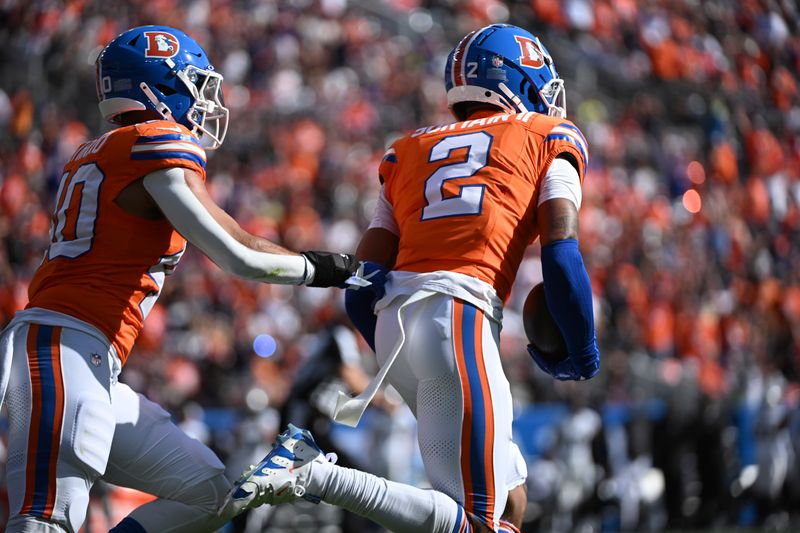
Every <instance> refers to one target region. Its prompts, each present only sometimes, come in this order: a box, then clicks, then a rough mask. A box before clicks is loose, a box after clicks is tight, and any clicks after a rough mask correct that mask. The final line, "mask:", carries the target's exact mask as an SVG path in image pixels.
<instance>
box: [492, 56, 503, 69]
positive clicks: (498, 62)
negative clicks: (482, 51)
mask: <svg viewBox="0 0 800 533" xmlns="http://www.w3.org/2000/svg"><path fill="white" fill-rule="evenodd" d="M492 66H494V68H500V67H502V66H503V58H502V57H500V56H492Z"/></svg>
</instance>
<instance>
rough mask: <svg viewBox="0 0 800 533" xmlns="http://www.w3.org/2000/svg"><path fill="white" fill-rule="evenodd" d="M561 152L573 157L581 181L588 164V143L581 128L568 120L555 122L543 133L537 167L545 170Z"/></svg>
mask: <svg viewBox="0 0 800 533" xmlns="http://www.w3.org/2000/svg"><path fill="white" fill-rule="evenodd" d="M561 154H569V155H571V156H572V158H574V160H575V162H576V163H577V165H578V169H577V170H578V176H579V177H580V180H581V183H583V178H584V176H585V175H586V168H587V167H588V165H589V144H588V143H587V142H586V137H584V136H583V133H581V130H579V129H578V128H577V126H575V125H574V124H573V123H572V122H570V121H568V120H564V121H563V122H560V123H558V124H556V125H555V126H553V127H552V128H551V129H550V131H549V132H548V133H547V134H546V135H545V137H544V140H543V141H542V152H541V157H542V159H541V161H540V167H539V168H541V169H542V171H543V172H546V171H547V169H548V168H550V164H551V163H552V162H553V160H554V159H555V158H556V157H558V156H559V155H561Z"/></svg>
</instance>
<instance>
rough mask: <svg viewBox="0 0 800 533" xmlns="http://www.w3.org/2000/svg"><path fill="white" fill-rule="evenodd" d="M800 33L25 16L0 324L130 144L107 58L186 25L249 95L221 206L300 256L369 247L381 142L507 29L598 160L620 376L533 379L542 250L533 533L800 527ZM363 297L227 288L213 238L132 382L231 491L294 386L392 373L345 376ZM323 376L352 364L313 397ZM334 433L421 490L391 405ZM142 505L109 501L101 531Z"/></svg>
mask: <svg viewBox="0 0 800 533" xmlns="http://www.w3.org/2000/svg"><path fill="white" fill-rule="evenodd" d="M798 17H800V15H798V8H797V5H796V3H795V2H793V1H792V0H743V1H740V2H735V1H729V0H707V1H697V0H567V1H563V2H558V1H555V0H530V1H517V2H506V3H501V2H498V1H496V0H443V1H424V0H380V1H370V0H360V1H357V0H294V1H280V2H274V1H258V0H249V1H247V0H228V1H225V0H194V1H177V0H153V1H149V2H101V1H96V2H92V1H88V0H75V1H56V0H36V1H16V0H4V1H2V2H0V58H1V59H0V239H2V246H0V325H3V324H6V323H7V322H8V321H9V320H10V319H11V317H12V315H13V313H14V310H15V309H18V308H21V307H23V306H24V305H25V302H26V287H27V284H28V282H29V280H30V278H31V275H32V273H33V271H34V270H35V268H36V266H37V264H38V262H39V259H40V257H41V253H42V251H43V249H44V248H45V247H46V245H47V231H48V223H49V216H48V213H49V212H50V210H51V207H52V199H53V196H54V193H55V189H56V185H57V180H58V179H59V177H60V175H61V167H62V165H63V164H64V162H65V160H66V159H67V158H68V157H69V156H70V155H71V153H72V151H73V150H74V149H75V148H76V147H77V146H78V144H79V143H81V142H82V141H84V140H86V139H87V138H89V137H91V136H94V135H97V134H98V133H99V132H102V131H104V130H105V128H107V126H106V125H105V124H104V123H103V122H102V119H101V117H100V115H99V113H98V111H97V108H96V99H95V93H94V67H93V59H94V57H96V54H97V53H98V52H99V49H100V47H101V46H102V45H103V44H105V43H106V42H108V41H109V40H110V39H112V38H113V37H114V36H115V35H116V34H118V33H119V32H121V31H123V30H125V29H127V28H129V27H132V26H136V25H140V24H145V23H158V24H165V25H172V26H176V27H179V28H182V29H184V30H185V31H187V32H188V33H189V34H191V35H192V36H193V37H194V38H196V39H197V40H198V41H199V42H200V43H201V44H202V45H203V46H204V47H205V48H206V50H207V51H208V53H209V55H210V56H211V58H212V60H213V61H214V63H215V65H216V66H217V69H218V70H219V71H221V72H222V74H223V75H224V76H225V96H226V101H227V104H228V105H229V106H230V108H231V127H230V130H229V134H228V138H227V139H226V141H225V144H224V145H223V147H222V149H220V150H219V151H218V152H217V153H216V154H215V155H214V156H213V157H212V158H211V159H210V161H209V172H208V185H209V188H210V190H211V192H212V195H213V196H214V198H215V199H216V201H217V202H218V203H219V204H220V205H222V206H223V207H224V208H225V209H226V210H227V211H228V212H229V213H231V214H232V215H233V216H234V217H235V218H236V219H237V220H238V221H240V222H241V224H242V225H243V226H244V227H245V228H246V229H248V230H249V231H251V232H254V233H257V234H260V235H264V236H267V237H269V238H271V239H273V240H276V241H278V242H281V243H283V244H284V245H285V246H287V247H289V248H292V249H297V250H299V249H308V248H312V249H314V248H326V249H332V250H342V251H347V250H352V249H353V248H354V246H355V243H356V241H357V238H358V236H359V232H360V231H361V230H362V229H363V228H365V226H366V224H367V222H368V220H369V217H370V215H371V212H372V206H373V201H374V198H375V197H376V194H377V191H378V182H377V179H376V169H377V163H378V161H379V160H380V158H381V156H382V154H383V150H384V148H385V147H386V146H387V145H388V144H389V143H390V142H391V140H393V139H394V138H395V137H396V136H398V135H400V134H401V133H402V132H404V131H406V130H409V129H413V128H416V127H418V126H421V125H429V124H437V123H446V122H450V121H451V119H450V117H449V115H448V113H447V109H446V106H445V104H444V90H443V82H442V71H443V68H444V63H445V58H446V54H447V53H448V52H449V50H450V49H451V48H452V46H453V45H455V43H456V42H457V40H458V39H459V38H460V37H461V36H462V35H463V34H465V33H467V32H468V31H470V30H472V29H474V28H477V27H480V26H483V25H485V24H488V23H491V22H505V21H508V22H512V23H514V24H517V25H520V26H523V27H525V28H527V29H529V30H531V31H532V32H533V33H534V34H536V35H538V36H539V37H540V38H541V39H542V41H543V42H544V43H545V45H546V46H547V47H548V48H549V50H550V52H551V54H552V55H553V57H554V59H555V62H556V66H557V68H558V70H559V73H560V74H561V76H562V77H563V78H565V80H566V87H567V103H568V112H569V116H570V118H571V119H572V120H574V121H575V122H576V123H577V124H578V126H579V127H581V128H582V130H583V131H584V133H585V134H586V136H587V138H588V140H589V143H590V152H591V162H590V170H589V174H588V177H587V180H586V185H585V192H584V204H583V208H582V210H581V246H582V249H583V251H584V257H585V259H586V263H587V268H588V270H589V272H590V276H591V278H592V281H593V288H594V291H595V301H596V315H597V317H598V327H599V333H598V336H599V339H600V343H601V348H602V353H603V356H604V360H603V369H602V372H601V374H600V375H599V376H598V377H597V378H595V379H594V380H592V381H591V382H588V383H580V384H574V383H573V384H570V383H555V382H553V381H551V380H550V379H548V378H546V377H545V376H543V375H542V374H541V373H540V372H538V371H537V370H535V369H534V365H533V364H532V362H531V361H530V360H529V359H528V356H527V354H526V352H525V349H524V339H523V335H522V332H521V326H520V323H519V317H518V315H517V313H516V311H517V310H518V309H519V308H520V304H521V300H522V298H524V295H525V294H526V292H527V289H528V288H530V287H531V286H532V285H533V283H535V282H536V281H537V279H539V277H540V273H539V264H538V251H537V250H536V249H535V247H534V248H532V249H531V250H530V252H529V256H528V258H527V259H526V261H525V263H524V264H523V268H522V270H521V273H520V276H519V278H520V279H519V280H518V284H517V288H516V290H515V293H514V295H512V298H511V301H510V303H509V308H508V311H507V314H506V319H505V329H504V332H503V357H504V364H505V366H506V370H507V375H508V377H509V379H510V381H511V383H512V387H513V393H514V396H515V402H516V406H515V408H516V410H517V412H516V413H515V416H516V423H515V430H516V431H517V435H518V438H519V440H520V441H521V443H522V445H523V449H524V450H525V453H526V455H527V458H528V461H529V469H530V474H531V475H530V481H529V498H530V500H531V503H530V505H529V513H528V517H527V523H526V531H539V530H540V531H586V532H589V531H601V530H602V531H617V530H620V529H621V530H629V531H630V530H635V531H639V530H663V529H668V528H672V529H683V528H693V529H709V528H723V527H725V528H733V527H740V526H741V527H745V526H747V527H752V528H756V529H758V530H762V529H763V530H775V531H791V530H795V531H796V530H798V529H800V472H798V461H797V454H798V452H800V450H799V449H798V448H800V435H799V434H798V433H800V413H799V412H798V401H799V400H800V395H799V392H800V389H799V388H798V370H799V365H800V359H799V356H800V269H798V266H800V247H798V243H799V242H800V241H799V240H798V229H800V99H799V98H798V91H797V82H798V72H800V31H798V30H800V27H798V26H799V22H798ZM142 238H146V235H143V236H142ZM341 298H342V295H341V292H339V291H335V290H331V291H324V290H314V289H306V288H300V289H297V288H286V287H270V286H267V285H259V284H255V283H249V282H243V281H239V280H236V279H233V278H232V277H230V276H227V275H225V274H223V273H222V272H221V271H220V270H219V269H218V268H217V267H216V266H214V265H213V264H212V263H211V262H210V261H208V260H207V259H205V258H204V257H202V255H201V254H199V253H198V252H197V251H196V250H194V249H191V247H190V249H189V251H188V253H187V254H186V256H185V257H184V259H183V261H181V264H180V267H179V268H178V272H177V275H175V276H173V277H171V278H170V279H169V280H168V282H167V283H166V288H165V291H164V294H163V296H162V297H161V299H160V300H159V304H158V305H157V306H156V307H155V309H154V310H153V312H152V314H151V316H150V318H149V319H148V321H147V323H146V327H145V331H144V333H143V335H142V337H141V339H140V340H139V342H138V344H137V347H136V348H135V350H134V354H133V357H131V359H130V362H129V363H128V365H127V367H126V368H125V370H124V372H123V374H122V379H123V381H126V382H127V383H129V384H130V385H131V386H132V387H133V388H134V389H136V390H138V391H141V392H143V393H145V394H146V395H147V396H149V397H150V398H152V399H153V400H155V401H157V402H159V403H160V404H162V405H163V406H165V407H166V408H168V409H169V410H170V411H171V412H172V413H173V415H174V417H175V419H176V420H177V421H178V422H180V423H181V424H182V425H183V427H184V428H185V429H186V430H187V431H189V432H190V433H191V434H193V435H195V436H197V438H199V439H201V440H203V441H205V442H207V443H208V444H209V445H210V446H211V447H212V448H214V449H215V450H216V451H217V453H219V455H220V457H221V458H222V459H223V460H224V461H225V462H226V464H228V465H229V468H230V470H231V475H232V476H233V475H236V474H238V472H240V471H241V469H242V468H243V467H245V466H246V465H247V462H248V461H250V460H252V459H253V458H257V457H260V456H261V455H262V454H263V453H264V451H265V450H266V449H267V448H268V446H269V443H270V442H271V441H272V438H273V437H274V435H275V432H276V431H277V430H278V428H279V424H280V416H281V412H283V414H284V415H286V413H287V409H289V408H294V407H293V406H292V405H288V404H287V402H292V401H293V400H291V399H290V397H293V396H296V395H297V394H296V392H297V391H295V393H291V386H292V383H293V382H294V381H295V380H296V379H300V380H301V381H302V380H303V379H305V380H309V379H310V381H311V382H313V383H312V384H313V387H312V388H311V389H309V390H312V389H313V390H314V391H315V392H313V394H312V393H308V394H306V395H305V396H304V397H305V398H311V397H312V396H313V400H309V402H307V403H314V404H315V405H318V404H324V403H325V402H326V401H327V400H326V399H327V398H328V397H329V396H328V395H327V392H329V391H330V390H332V389H335V388H336V383H335V382H336V381H347V382H348V383H351V384H357V383H358V381H359V380H363V378H364V376H363V375H361V374H359V373H358V368H359V367H361V368H363V369H364V370H366V372H367V373H368V374H370V373H371V372H374V364H373V362H372V361H373V359H372V355H371V353H370V351H369V349H368V348H367V347H366V346H365V345H363V344H360V345H359V349H358V350H356V351H353V350H350V351H349V352H350V353H348V354H346V356H344V357H342V358H341V360H340V359H339V358H337V356H336V354H334V355H330V353H328V352H330V350H328V351H327V352H326V350H324V349H323V350H320V349H319V347H320V346H323V345H325V343H326V342H327V341H326V339H328V338H329V337H328V335H329V333H330V332H331V331H332V330H333V329H334V326H332V324H334V323H337V321H340V319H341ZM259 336H260V337H259ZM334 351H335V350H334ZM259 354H260V355H259ZM321 354H322V355H321ZM326 354H327V355H326ZM319 357H322V358H323V359H325V360H326V361H327V364H328V366H324V367H323V366H315V365H312V367H314V368H317V369H320V368H325V369H326V370H325V371H324V372H321V373H318V375H316V376H311V377H309V375H308V374H309V372H308V368H309V366H308V364H307V363H308V361H309V360H312V361H319ZM337 370H338V372H337ZM312 374H313V373H312ZM324 378H330V379H324ZM334 378H335V379H334ZM340 378H341V379H340ZM315 380H316V381H315ZM301 396H303V394H301ZM306 407H308V406H306ZM324 426H325V424H324V422H323V421H322V417H317V422H316V425H315V426H314V429H315V430H316V431H317V432H318V433H320V432H322V433H321V436H322V437H323V438H330V439H331V443H332V445H336V446H337V447H339V448H340V450H344V452H345V453H346V454H347V455H348V456H349V458H350V460H351V461H352V462H354V463H355V464H357V465H359V466H361V467H363V468H366V469H369V470H371V471H374V472H376V473H379V474H385V475H389V476H391V477H393V478H394V479H397V480H400V481H407V482H413V483H424V475H423V473H422V470H421V465H420V463H419V458H418V456H417V455H415V452H414V445H413V439H414V436H413V431H414V429H413V421H412V420H411V419H410V414H409V413H408V411H407V410H406V409H405V408H403V407H401V406H399V404H398V403H397V401H396V399H395V398H394V396H393V395H392V394H391V392H389V393H387V394H386V395H385V397H384V398H383V399H382V400H381V401H380V402H379V404H378V405H377V406H376V407H375V408H374V409H371V410H370V412H369V414H368V417H367V419H366V420H365V421H364V423H363V424H362V427H360V428H359V429H358V430H345V429H342V428H331V429H330V430H327V429H325V427H324ZM5 428H6V426H5V422H3V425H2V426H0V435H3V434H4V431H5ZM0 452H1V453H2V454H4V450H3V447H2V446H0ZM1 458H2V455H0V465H2V464H3V463H4V460H2V459H1ZM4 491H5V484H4V483H3V481H2V475H1V474H0V493H3V492H4ZM140 498H141V495H138V494H135V493H132V492H131V491H124V490H120V489H116V488H113V487H108V486H99V487H98V490H97V491H96V495H95V498H94V500H93V504H92V512H91V517H90V520H89V522H88V527H87V529H89V530H92V531H101V530H104V528H107V520H109V519H112V520H114V519H117V518H118V517H119V516H120V514H122V513H124V512H125V511H126V510H127V509H129V508H130V507H131V506H133V505H135V504H136V502H137V501H140ZM2 499H3V498H0V500H2ZM4 505H5V504H0V509H3V510H4V512H5V507H4ZM357 522H358V521H354V520H353V519H352V517H344V516H343V515H342V514H341V513H339V512H337V511H336V510H335V509H333V508H330V507H326V506H319V507H314V506H311V505H310V504H309V505H302V504H301V505H298V506H295V507H294V508H288V507H287V508H283V509H280V508H279V509H277V510H276V511H275V512H272V513H271V512H270V511H269V510H266V511H260V512H258V513H253V514H252V515H251V516H249V517H246V518H243V519H240V520H239V521H237V523H236V524H233V525H231V526H230V527H229V529H230V530H231V531H233V530H245V529H246V528H248V527H249V529H248V530H249V531H257V530H259V528H260V527H261V526H259V524H270V525H271V526H272V527H273V529H272V530H273V531H326V532H329V533H333V532H336V531H345V532H347V531H348V530H354V528H356V527H357V528H358V529H359V530H361V531H365V532H366V531H374V530H375V529H374V528H371V526H369V525H368V524H363V523H362V524H360V525H357V526H354V525H352V524H354V523H357Z"/></svg>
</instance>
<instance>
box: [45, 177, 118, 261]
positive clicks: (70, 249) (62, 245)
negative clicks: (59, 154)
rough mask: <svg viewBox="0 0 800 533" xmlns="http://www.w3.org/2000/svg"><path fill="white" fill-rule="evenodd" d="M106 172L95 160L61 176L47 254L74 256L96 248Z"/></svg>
mask: <svg viewBox="0 0 800 533" xmlns="http://www.w3.org/2000/svg"><path fill="white" fill-rule="evenodd" d="M103 178H105V176H104V175H103V172H102V171H101V170H100V168H99V167H98V166H97V165H95V164H94V163H88V164H86V165H81V166H80V167H78V168H77V169H76V170H74V171H73V172H72V173H71V174H70V173H65V174H64V175H63V176H61V183H60V184H59V186H58V193H57V194H56V201H57V202H58V203H57V204H56V209H55V214H54V215H53V223H52V226H51V235H50V237H51V244H50V247H49V248H48V249H47V258H48V259H55V258H56V257H67V258H70V259H74V258H76V257H78V256H81V255H83V254H85V253H86V252H88V251H89V250H91V249H92V240H93V239H94V223H95V220H96V219H97V203H98V200H99V197H100V184H101V183H102V182H103Z"/></svg>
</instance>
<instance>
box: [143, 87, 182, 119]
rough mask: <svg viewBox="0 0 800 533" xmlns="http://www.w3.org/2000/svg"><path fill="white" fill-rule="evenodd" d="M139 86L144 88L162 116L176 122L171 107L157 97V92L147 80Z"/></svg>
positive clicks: (144, 91)
mask: <svg viewBox="0 0 800 533" xmlns="http://www.w3.org/2000/svg"><path fill="white" fill-rule="evenodd" d="M139 88H140V89H141V90H142V92H143V93H144V95H145V96H146V97H147V99H148V100H150V103H152V104H153V106H155V108H156V111H158V113H159V114H160V115H161V116H162V117H164V118H165V119H167V120H171V121H172V122H176V120H175V118H174V117H173V116H172V111H171V110H170V109H169V107H168V106H167V104H165V103H164V102H162V101H160V100H159V99H158V98H156V95H155V93H153V91H152V90H151V89H150V87H149V86H148V85H147V84H146V83H145V82H142V83H140V84H139Z"/></svg>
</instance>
